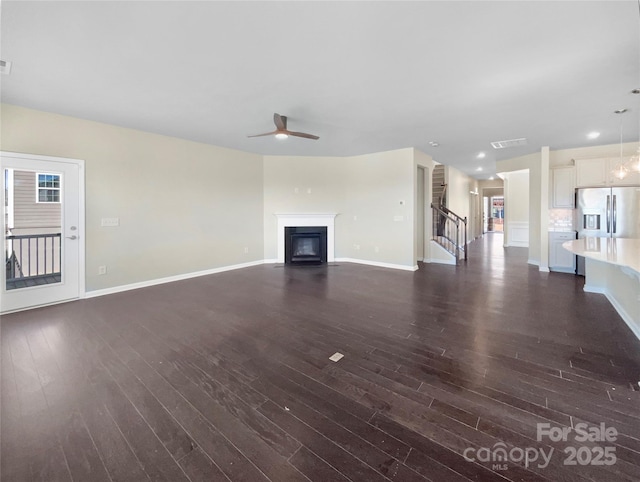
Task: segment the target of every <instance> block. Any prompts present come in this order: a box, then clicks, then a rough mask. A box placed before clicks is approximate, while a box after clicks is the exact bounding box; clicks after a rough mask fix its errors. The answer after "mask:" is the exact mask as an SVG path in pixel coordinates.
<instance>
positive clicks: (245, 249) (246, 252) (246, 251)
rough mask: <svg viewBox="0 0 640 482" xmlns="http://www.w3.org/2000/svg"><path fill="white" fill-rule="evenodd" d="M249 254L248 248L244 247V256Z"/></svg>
mask: <svg viewBox="0 0 640 482" xmlns="http://www.w3.org/2000/svg"><path fill="white" fill-rule="evenodd" d="M248 253H249V248H248V247H246V246H245V247H244V254H248Z"/></svg>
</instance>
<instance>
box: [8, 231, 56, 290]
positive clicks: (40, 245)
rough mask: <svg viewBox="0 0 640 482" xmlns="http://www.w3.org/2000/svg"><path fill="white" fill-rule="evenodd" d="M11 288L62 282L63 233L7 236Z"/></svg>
mask: <svg viewBox="0 0 640 482" xmlns="http://www.w3.org/2000/svg"><path fill="white" fill-rule="evenodd" d="M5 240H6V241H5V243H6V262H5V266H6V281H7V289H8V290H10V289H15V288H24V287H28V286H37V285H42V284H49V283H59V282H60V279H61V266H62V250H61V242H62V234H61V233H53V234H24V235H15V236H14V235H11V236H6V237H5Z"/></svg>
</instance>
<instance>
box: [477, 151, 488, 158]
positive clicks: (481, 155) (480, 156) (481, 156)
mask: <svg viewBox="0 0 640 482" xmlns="http://www.w3.org/2000/svg"><path fill="white" fill-rule="evenodd" d="M485 157H487V155H486V154H485V153H484V152H481V153H480V154H478V159H484V158H485Z"/></svg>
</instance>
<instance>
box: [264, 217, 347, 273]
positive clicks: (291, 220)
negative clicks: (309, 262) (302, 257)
mask: <svg viewBox="0 0 640 482" xmlns="http://www.w3.org/2000/svg"><path fill="white" fill-rule="evenodd" d="M337 215H338V213H326V214H280V213H275V216H276V218H278V260H277V262H278V263H284V228H287V227H295V226H324V227H326V228H327V262H333V261H335V259H336V245H335V236H334V227H335V220H336V216H337Z"/></svg>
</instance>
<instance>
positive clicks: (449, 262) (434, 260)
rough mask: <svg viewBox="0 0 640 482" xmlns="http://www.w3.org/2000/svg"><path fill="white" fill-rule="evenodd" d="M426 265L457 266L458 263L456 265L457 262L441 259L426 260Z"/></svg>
mask: <svg viewBox="0 0 640 482" xmlns="http://www.w3.org/2000/svg"><path fill="white" fill-rule="evenodd" d="M424 262H425V263H433V264H446V265H449V266H457V265H458V263H456V260H455V259H453V260H450V259H449V260H447V259H439V258H432V259H425V260H424Z"/></svg>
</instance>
